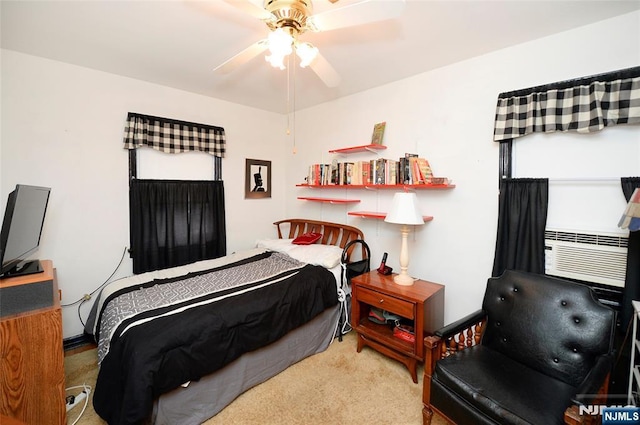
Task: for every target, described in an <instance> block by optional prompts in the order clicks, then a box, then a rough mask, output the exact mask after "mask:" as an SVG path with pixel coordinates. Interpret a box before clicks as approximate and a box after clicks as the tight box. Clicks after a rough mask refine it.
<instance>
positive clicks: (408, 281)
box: [393, 273, 415, 286]
mask: <svg viewBox="0 0 640 425" xmlns="http://www.w3.org/2000/svg"><path fill="white" fill-rule="evenodd" d="M393 281H394V282H395V283H396V285H402V286H411V285H413V282H414V281H415V279H414V278H412V277H411V276H409V275H408V274H402V273H400V274H397V275H395V276H394V277H393Z"/></svg>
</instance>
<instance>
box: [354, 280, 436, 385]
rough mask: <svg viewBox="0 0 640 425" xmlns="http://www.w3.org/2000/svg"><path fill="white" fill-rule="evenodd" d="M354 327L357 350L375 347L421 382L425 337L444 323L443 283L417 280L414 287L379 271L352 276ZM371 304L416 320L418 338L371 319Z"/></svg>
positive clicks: (416, 381) (415, 326) (415, 380)
mask: <svg viewBox="0 0 640 425" xmlns="http://www.w3.org/2000/svg"><path fill="white" fill-rule="evenodd" d="M351 290H352V305H351V310H352V311H351V317H352V326H353V328H354V329H355V331H356V333H357V334H358V353H359V352H360V351H362V347H364V346H369V347H371V348H373V349H374V350H376V351H378V352H380V353H382V354H384V355H386V356H387V357H390V358H392V359H395V360H398V361H399V362H401V363H402V364H404V365H405V366H406V367H407V369H409V372H410V373H411V378H412V379H413V382H415V383H418V374H417V370H416V369H417V365H418V362H424V343H423V340H424V337H425V336H426V335H431V334H433V332H435V331H436V330H437V329H438V328H440V327H442V326H443V324H444V286H443V285H440V284H438V283H433V282H427V281H425V280H420V279H417V280H416V281H415V283H414V284H413V285H412V286H400V285H397V284H396V283H394V281H393V275H388V276H384V275H381V274H380V273H378V272H377V271H375V270H374V271H372V272H369V273H365V274H362V275H360V276H356V277H354V278H352V279H351ZM372 307H378V308H381V309H383V310H386V311H388V312H390V313H394V314H397V315H398V316H401V317H403V318H405V319H408V320H410V321H412V322H413V326H414V330H415V341H414V342H409V341H405V340H403V339H400V338H398V337H396V336H394V335H393V328H392V326H389V325H379V324H376V323H374V322H372V321H370V320H369V319H368V316H369V311H370V310H371V308H372Z"/></svg>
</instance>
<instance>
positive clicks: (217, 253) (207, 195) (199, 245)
mask: <svg viewBox="0 0 640 425" xmlns="http://www.w3.org/2000/svg"><path fill="white" fill-rule="evenodd" d="M129 208H130V226H131V228H130V238H131V256H132V258H133V272H134V273H136V274H137V273H143V272H146V271H150V270H159V269H165V268H169V267H174V266H180V265H184V264H188V263H192V262H194V261H199V260H206V259H211V258H218V257H222V256H224V255H226V251H227V248H226V245H227V243H226V231H225V207H224V184H223V182H222V181H196V180H189V181H185V180H139V179H134V180H132V181H131V185H130V188H129Z"/></svg>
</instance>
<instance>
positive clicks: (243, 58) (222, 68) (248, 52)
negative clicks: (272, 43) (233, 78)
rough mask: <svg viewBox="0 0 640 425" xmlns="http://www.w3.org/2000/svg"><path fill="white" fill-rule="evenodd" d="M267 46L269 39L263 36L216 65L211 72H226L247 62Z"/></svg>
mask: <svg viewBox="0 0 640 425" xmlns="http://www.w3.org/2000/svg"><path fill="white" fill-rule="evenodd" d="M268 47H269V41H268V40H267V39H266V38H265V39H264V40H260V41H257V42H255V43H253V44H252V45H251V46H249V47H247V48H246V49H244V50H243V51H241V52H240V53H238V54H237V55H235V56H233V57H232V58H230V59H228V60H226V61H225V62H224V63H222V64H220V65H218V66H217V67H215V68H214V70H213V72H215V73H216V74H221V75H222V74H228V73H230V72H231V71H233V70H234V69H236V68H238V67H240V66H242V65H244V64H245V63H247V62H249V61H250V60H251V59H253V58H255V57H256V56H258V55H259V54H260V53H262V52H264V51H265V50H267V48H268Z"/></svg>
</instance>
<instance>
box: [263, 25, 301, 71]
mask: <svg viewBox="0 0 640 425" xmlns="http://www.w3.org/2000/svg"><path fill="white" fill-rule="evenodd" d="M268 40H269V52H270V53H271V54H270V55H267V56H265V59H266V60H267V62H269V63H270V64H271V66H273V67H274V68H280V69H284V68H285V67H284V58H285V56H288V55H290V54H291V53H292V52H293V41H294V39H293V36H292V35H291V34H290V33H288V32H286V31H285V30H283V29H282V28H278V29H276V30H275V31H272V32H271V33H270V34H269V38H268Z"/></svg>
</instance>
